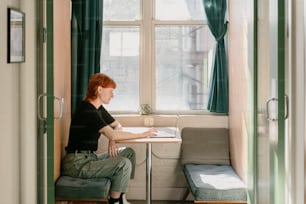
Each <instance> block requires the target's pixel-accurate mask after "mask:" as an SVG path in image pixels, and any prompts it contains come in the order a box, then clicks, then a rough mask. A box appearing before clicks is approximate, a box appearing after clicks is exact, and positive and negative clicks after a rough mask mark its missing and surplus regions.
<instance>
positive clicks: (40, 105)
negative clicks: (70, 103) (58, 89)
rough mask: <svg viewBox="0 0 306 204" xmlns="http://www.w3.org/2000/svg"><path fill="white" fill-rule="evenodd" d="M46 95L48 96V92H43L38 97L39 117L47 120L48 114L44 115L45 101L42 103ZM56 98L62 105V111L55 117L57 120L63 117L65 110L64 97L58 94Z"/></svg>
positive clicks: (60, 105)
mask: <svg viewBox="0 0 306 204" xmlns="http://www.w3.org/2000/svg"><path fill="white" fill-rule="evenodd" d="M44 97H47V94H46V93H43V94H40V95H39V96H38V99H37V103H38V105H37V116H38V118H39V120H42V121H46V120H47V116H44V111H43V110H44V108H45V107H44V103H42V102H43V101H42V100H43V98H44ZM53 98H54V100H55V101H58V104H59V107H60V112H59V115H58V116H55V117H54V119H55V120H58V119H61V118H62V117H63V112H64V98H62V97H57V96H53Z"/></svg>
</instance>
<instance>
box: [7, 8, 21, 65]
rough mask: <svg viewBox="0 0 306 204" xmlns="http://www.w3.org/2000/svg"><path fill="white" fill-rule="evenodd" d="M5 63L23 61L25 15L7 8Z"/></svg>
mask: <svg viewBox="0 0 306 204" xmlns="http://www.w3.org/2000/svg"><path fill="white" fill-rule="evenodd" d="M7 19H8V22H7V25H8V26H7V27H8V33H7V38H8V39H7V62H8V63H17V62H24V61H25V14H24V13H23V12H21V11H18V10H16V9H12V8H8V13H7Z"/></svg>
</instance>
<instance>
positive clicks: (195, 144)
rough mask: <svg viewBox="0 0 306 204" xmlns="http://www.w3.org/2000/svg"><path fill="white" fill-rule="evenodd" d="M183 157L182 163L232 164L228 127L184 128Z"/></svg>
mask: <svg viewBox="0 0 306 204" xmlns="http://www.w3.org/2000/svg"><path fill="white" fill-rule="evenodd" d="M181 158H182V159H181V162H182V164H190V163H191V164H230V159H229V144H228V129H226V128H191V127H186V128H183V130H182V157H181Z"/></svg>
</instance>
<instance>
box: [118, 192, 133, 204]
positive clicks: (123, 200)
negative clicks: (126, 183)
mask: <svg viewBox="0 0 306 204" xmlns="http://www.w3.org/2000/svg"><path fill="white" fill-rule="evenodd" d="M121 199H122V200H121ZM120 200H121V201H122V204H131V203H130V202H129V201H127V199H126V195H125V193H123V194H122V195H121V196H120Z"/></svg>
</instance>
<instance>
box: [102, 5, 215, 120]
mask: <svg viewBox="0 0 306 204" xmlns="http://www.w3.org/2000/svg"><path fill="white" fill-rule="evenodd" d="M140 4H141V5H140V9H141V11H140V14H141V15H140V17H141V19H140V20H134V21H109V20H106V21H103V26H111V27H116V26H118V27H119V26H120V27H129V26H137V27H139V30H140V43H139V45H140V50H139V60H140V62H139V65H140V70H139V100H140V101H139V105H141V104H149V105H150V106H151V108H152V114H158V115H205V114H209V115H212V113H211V112H209V111H208V110H207V109H205V110H178V111H173V110H169V111H162V110H156V91H155V90H156V64H155V63H156V55H155V49H156V48H155V43H154V42H155V27H156V26H160V25H170V26H175V25H178V26H192V25H200V26H201V25H204V26H207V22H205V20H203V21H201V20H175V21H174V20H156V19H155V0H141V1H140ZM148 90H149V91H148ZM112 113H114V114H135V111H112ZM213 115H214V114H213Z"/></svg>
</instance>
